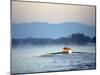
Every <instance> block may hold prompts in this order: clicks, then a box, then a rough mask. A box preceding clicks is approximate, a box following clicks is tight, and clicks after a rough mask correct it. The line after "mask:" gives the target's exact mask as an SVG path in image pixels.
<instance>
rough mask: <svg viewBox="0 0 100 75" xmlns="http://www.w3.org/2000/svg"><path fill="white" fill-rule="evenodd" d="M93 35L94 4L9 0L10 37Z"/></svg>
mask: <svg viewBox="0 0 100 75" xmlns="http://www.w3.org/2000/svg"><path fill="white" fill-rule="evenodd" d="M72 33H84V34H86V35H88V36H91V37H93V36H95V6H79V5H63V4H48V3H33V2H18V1H13V2H12V37H13V38H26V37H33V38H59V37H68V36H69V35H70V34H72Z"/></svg>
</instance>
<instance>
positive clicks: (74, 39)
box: [12, 33, 96, 46]
mask: <svg viewBox="0 0 100 75" xmlns="http://www.w3.org/2000/svg"><path fill="white" fill-rule="evenodd" d="M93 43H96V36H94V37H93V38H90V37H89V36H86V35H84V34H82V33H75V34H72V35H70V36H69V37H62V38H58V39H52V38H25V39H14V38H13V39H12V46H18V45H26V44H31V45H53V44H64V45H87V44H93Z"/></svg>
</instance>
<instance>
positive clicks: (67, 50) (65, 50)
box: [62, 47, 71, 53]
mask: <svg viewBox="0 0 100 75" xmlns="http://www.w3.org/2000/svg"><path fill="white" fill-rule="evenodd" d="M69 50H71V48H67V47H64V48H63V51H62V52H63V53H69Z"/></svg>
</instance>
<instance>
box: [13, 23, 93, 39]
mask: <svg viewBox="0 0 100 75" xmlns="http://www.w3.org/2000/svg"><path fill="white" fill-rule="evenodd" d="M73 33H83V34H85V35H87V36H90V37H93V36H95V27H93V26H89V25H85V24H82V23H76V22H69V23H60V24H49V23H40V22H32V23H18V24H14V23H13V24H12V37H13V38H27V37H32V38H60V37H68V36H69V35H71V34H73Z"/></svg>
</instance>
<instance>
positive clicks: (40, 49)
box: [12, 45, 96, 74]
mask: <svg viewBox="0 0 100 75" xmlns="http://www.w3.org/2000/svg"><path fill="white" fill-rule="evenodd" d="M63 47H70V48H71V49H72V50H73V53H72V54H57V55H48V53H55V52H61V51H62V50H63ZM74 52H79V53H74ZM42 55H45V56H42ZM95 60H96V58H95V46H75V45H74V46H71V45H68V46H65V45H49V46H32V45H27V46H21V47H20V46H18V47H14V48H12V73H13V74H14V73H18V74H19V73H37V72H51V71H70V70H87V69H95V68H96V64H95V63H96V61H95Z"/></svg>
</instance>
